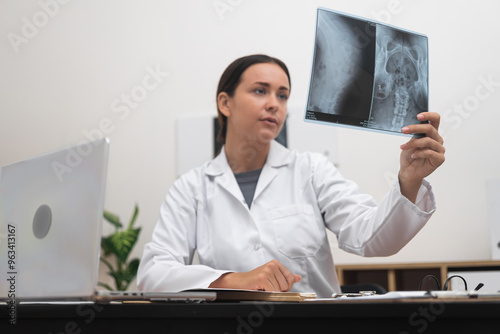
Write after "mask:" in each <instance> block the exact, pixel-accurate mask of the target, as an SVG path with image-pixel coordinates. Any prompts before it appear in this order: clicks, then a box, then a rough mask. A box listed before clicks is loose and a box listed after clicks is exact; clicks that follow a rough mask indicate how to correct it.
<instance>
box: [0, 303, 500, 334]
mask: <svg viewBox="0 0 500 334" xmlns="http://www.w3.org/2000/svg"><path fill="white" fill-rule="evenodd" d="M1 309H2V312H1V313H0V333H47V334H49V333H52V334H59V333H68V334H76V333H120V334H123V333H150V332H156V333H190V334H193V333H195V334H196V333H220V334H223V333H287V334H289V333H302V334H303V333H334V332H335V333H347V332H349V333H398V334H401V333H426V334H427V333H498V332H499V329H500V300H467V301H450V300H436V299H433V300H430V299H429V300H427V299H425V300H418V301H417V300H411V301H401V300H399V301H390V302H388V301H376V302H375V301H371V302H361V301H359V302H356V301H354V300H350V301H347V302H338V303H330V304H321V303H266V302H236V303H202V304H184V303H178V304H177V303H155V304H109V305H96V304H80V305H74V304H69V305H54V304H52V305H36V304H35V305H23V304H21V305H18V306H17V325H15V326H13V325H9V324H8V317H7V312H5V309H6V306H5V305H2V308H1Z"/></svg>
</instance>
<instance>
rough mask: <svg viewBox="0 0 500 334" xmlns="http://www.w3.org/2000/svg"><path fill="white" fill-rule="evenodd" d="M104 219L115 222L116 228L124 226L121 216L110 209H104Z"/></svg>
mask: <svg viewBox="0 0 500 334" xmlns="http://www.w3.org/2000/svg"><path fill="white" fill-rule="evenodd" d="M104 219H106V220H107V221H108V222H110V223H111V224H113V225H114V226H115V227H116V228H120V227H122V226H123V225H122V223H121V222H120V218H119V217H118V216H117V215H115V214H112V213H111V212H109V211H106V210H104Z"/></svg>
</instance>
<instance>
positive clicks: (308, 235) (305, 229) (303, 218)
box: [270, 204, 324, 258]
mask: <svg viewBox="0 0 500 334" xmlns="http://www.w3.org/2000/svg"><path fill="white" fill-rule="evenodd" d="M270 213H271V221H272V225H273V230H274V237H275V239H276V244H277V246H278V249H279V251H280V252H281V253H283V254H285V255H286V256H288V257H290V258H300V257H307V256H314V255H315V254H316V252H317V251H318V249H319V248H320V246H321V241H322V234H323V232H324V231H322V230H321V229H320V227H319V226H318V223H317V222H316V219H315V215H314V209H313V207H312V205H310V204H307V205H304V204H293V205H288V206H284V207H281V208H276V209H272V210H270Z"/></svg>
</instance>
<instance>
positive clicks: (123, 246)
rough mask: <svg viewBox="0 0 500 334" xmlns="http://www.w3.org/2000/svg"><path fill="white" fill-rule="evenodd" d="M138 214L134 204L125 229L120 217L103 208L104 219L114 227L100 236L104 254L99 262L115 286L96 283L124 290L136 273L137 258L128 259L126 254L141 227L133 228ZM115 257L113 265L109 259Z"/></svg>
mask: <svg viewBox="0 0 500 334" xmlns="http://www.w3.org/2000/svg"><path fill="white" fill-rule="evenodd" d="M138 214H139V208H138V206H137V205H136V206H135V209H134V213H133V215H132V218H131V219H130V222H129V224H128V226H127V228H126V229H123V224H122V223H121V221H120V218H119V217H118V216H117V215H115V214H113V213H111V212H108V211H106V210H104V219H105V220H106V221H108V222H109V223H111V224H112V225H113V226H114V227H115V232H114V233H113V234H111V235H109V236H107V237H102V239H101V248H102V250H103V252H104V256H101V262H102V263H104V264H105V265H106V266H107V267H108V269H109V272H108V274H109V275H110V276H111V277H113V279H114V281H115V285H116V288H112V287H111V286H109V285H108V284H106V283H102V282H99V283H98V285H99V286H102V287H104V288H106V289H108V290H118V291H124V290H127V289H128V286H129V285H130V282H132V280H133V279H134V278H135V276H136V275H137V269H138V268H139V259H137V258H134V259H131V260H130V261H128V256H129V255H130V252H131V250H132V248H133V247H134V245H135V243H136V242H137V239H138V237H139V233H140V232H141V228H140V227H138V228H134V223H135V221H136V219H137V215H138ZM112 257H114V258H115V261H116V262H115V265H114V266H113V265H112V264H111V262H110V261H108V259H109V260H111V258H112Z"/></svg>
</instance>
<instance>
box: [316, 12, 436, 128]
mask: <svg viewBox="0 0 500 334" xmlns="http://www.w3.org/2000/svg"><path fill="white" fill-rule="evenodd" d="M427 64H428V49H427V37H426V36H424V35H420V34H416V33H411V32H407V31H403V30H399V29H396V28H393V27H390V26H386V25H382V24H379V23H375V22H371V21H369V20H364V19H360V18H357V17H351V16H348V15H346V14H339V13H337V12H333V11H329V10H325V9H321V8H320V9H318V16H317V26H316V40H315V50H314V59H313V68H312V73H311V83H310V88H309V97H308V103H307V111H306V119H307V120H314V121H320V122H329V123H335V124H341V125H348V126H357V127H363V128H367V129H375V130H382V131H391V132H397V133H401V128H402V127H403V126H405V125H409V124H414V123H417V122H418V121H417V119H416V115H417V114H418V113H420V112H423V111H427V110H428V65H427Z"/></svg>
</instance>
